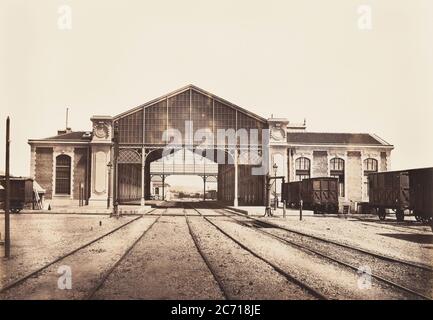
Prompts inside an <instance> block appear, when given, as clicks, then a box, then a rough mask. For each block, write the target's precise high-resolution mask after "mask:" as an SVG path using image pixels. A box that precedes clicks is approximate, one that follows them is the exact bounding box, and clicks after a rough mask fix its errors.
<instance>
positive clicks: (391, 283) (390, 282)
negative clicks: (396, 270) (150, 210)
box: [217, 209, 433, 300]
mask: <svg viewBox="0 0 433 320" xmlns="http://www.w3.org/2000/svg"><path fill="white" fill-rule="evenodd" d="M217 210H219V211H217V212H219V213H221V214H222V215H224V216H226V217H228V218H230V219H232V220H234V221H235V222H236V223H238V224H241V225H244V226H246V227H250V228H253V229H254V230H256V231H258V232H260V233H262V234H265V235H268V236H271V237H272V238H274V239H277V240H279V241H280V242H282V243H285V244H288V245H291V246H294V247H297V248H299V249H302V250H303V251H306V252H310V253H313V254H315V255H317V256H320V257H322V258H325V259H327V260H329V261H332V262H335V263H337V264H339V265H342V266H344V267H346V268H349V269H351V270H353V271H355V272H358V270H359V268H358V267H357V266H355V265H353V264H350V263H347V262H344V261H342V260H341V259H338V258H335V257H331V256H330V255H329V254H327V253H323V252H320V251H319V250H316V249H312V248H311V246H306V245H305V244H300V243H299V242H302V241H299V242H295V241H292V240H289V239H287V238H283V237H281V236H279V235H276V234H274V233H272V232H269V231H265V230H263V229H261V228H260V227H257V226H253V225H250V224H247V223H245V222H242V221H239V220H237V219H236V218H234V217H233V215H226V214H224V213H223V212H221V211H227V212H230V213H235V214H236V215H238V216H242V217H243V218H248V219H251V220H254V221H255V222H258V223H259V224H260V225H262V226H263V225H264V226H268V227H270V228H277V229H280V230H284V231H286V232H292V233H295V234H297V235H302V236H304V237H308V238H311V239H314V240H319V241H322V242H324V243H327V244H332V245H337V246H339V247H344V248H346V249H350V250H353V251H357V252H360V253H362V254H368V255H370V256H372V257H374V258H376V259H382V260H385V261H388V262H389V261H392V262H393V263H399V264H402V265H405V266H409V267H412V268H418V269H421V270H423V271H429V272H432V269H431V268H427V267H424V266H419V265H417V264H413V263H410V262H405V261H401V260H398V259H393V258H390V257H386V256H381V255H379V254H376V253H373V252H368V251H367V250H363V249H359V248H356V247H351V246H349V245H345V244H340V243H337V242H334V241H332V240H327V239H323V238H320V237H316V236H312V235H308V234H305V233H302V232H298V231H294V230H293V231H292V230H290V229H287V228H284V227H281V226H278V225H275V224H273V223H269V222H266V221H262V220H259V219H256V218H252V217H248V216H245V215H242V214H240V213H237V212H233V211H230V210H227V209H217ZM431 276H432V277H433V273H432V274H431ZM371 277H373V278H375V279H377V280H379V281H381V282H383V283H386V284H387V285H389V286H392V287H395V288H398V289H399V290H401V291H404V292H406V293H410V294H412V295H413V296H416V297H417V298H421V299H424V300H432V297H430V296H426V295H425V294H423V293H420V292H417V291H415V290H413V289H410V288H408V287H406V286H404V285H401V284H399V283H396V282H394V281H393V280H389V279H386V278H384V277H382V276H379V275H377V274H373V273H372V274H371Z"/></svg>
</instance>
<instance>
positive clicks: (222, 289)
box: [183, 208, 233, 300]
mask: <svg viewBox="0 0 433 320" xmlns="http://www.w3.org/2000/svg"><path fill="white" fill-rule="evenodd" d="M183 212H184V215H185V220H186V224H187V226H188V231H189V234H190V235H191V238H192V240H193V242H194V245H195V247H196V248H197V251H198V253H199V254H200V256H201V257H202V259H203V261H204V262H205V264H206V266H207V268H208V269H209V271H210V273H211V274H212V276H213V278H214V279H215V281H216V282H217V284H218V287H219V288H220V290H221V292H222V294H223V296H224V298H225V299H226V300H233V298H232V297H231V295H230V294H229V293H228V292H227V290H226V289H225V287H224V285H223V282H222V280H221V278H220V277H219V276H218V274H217V272H216V270H215V269H214V268H213V266H212V264H211V263H210V261H209V259H208V258H207V256H206V255H205V253H204V252H203V250H202V249H201V247H200V245H199V241H198V239H197V236H196V234H195V233H194V231H193V230H192V227H191V224H190V222H189V218H188V215H187V214H186V208H184V209H183Z"/></svg>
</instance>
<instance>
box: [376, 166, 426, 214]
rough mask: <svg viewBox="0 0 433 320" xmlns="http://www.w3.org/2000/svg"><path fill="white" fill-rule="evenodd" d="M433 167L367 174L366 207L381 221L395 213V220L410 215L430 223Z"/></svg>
mask: <svg viewBox="0 0 433 320" xmlns="http://www.w3.org/2000/svg"><path fill="white" fill-rule="evenodd" d="M432 181H433V168H423V169H410V170H401V171H388V172H378V173H371V174H369V175H368V183H369V192H368V195H369V205H370V207H371V208H375V209H376V210H377V213H378V215H379V218H380V219H381V220H384V219H385V217H386V210H387V209H389V210H394V211H395V214H396V218H397V220H398V221H403V220H404V213H405V211H406V212H413V214H414V215H415V217H416V218H417V220H420V221H421V220H422V221H426V222H428V221H430V220H431V217H432V211H433V182H432Z"/></svg>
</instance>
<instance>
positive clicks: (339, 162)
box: [330, 158, 344, 197]
mask: <svg viewBox="0 0 433 320" xmlns="http://www.w3.org/2000/svg"><path fill="white" fill-rule="evenodd" d="M330 175H331V177H334V178H338V193H339V196H340V197H344V160H343V159H341V158H333V159H331V161H330Z"/></svg>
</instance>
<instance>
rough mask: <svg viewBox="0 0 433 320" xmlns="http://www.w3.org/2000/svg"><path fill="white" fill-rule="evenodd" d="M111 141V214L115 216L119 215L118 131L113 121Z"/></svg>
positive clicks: (117, 126) (116, 124)
mask: <svg viewBox="0 0 433 320" xmlns="http://www.w3.org/2000/svg"><path fill="white" fill-rule="evenodd" d="M113 133H114V134H113V142H114V154H113V162H114V164H113V166H114V174H113V176H114V179H113V180H114V181H113V214H114V215H115V216H116V217H117V216H118V215H119V203H118V181H117V180H118V179H117V176H118V169H119V168H118V163H117V160H118V155H119V141H118V133H119V125H118V123H117V122H115V123H114V132H113Z"/></svg>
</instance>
